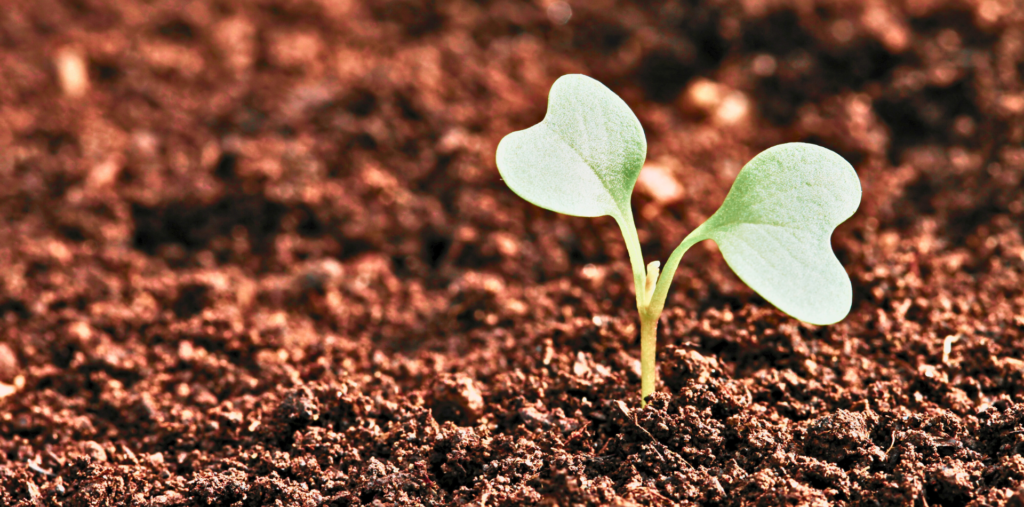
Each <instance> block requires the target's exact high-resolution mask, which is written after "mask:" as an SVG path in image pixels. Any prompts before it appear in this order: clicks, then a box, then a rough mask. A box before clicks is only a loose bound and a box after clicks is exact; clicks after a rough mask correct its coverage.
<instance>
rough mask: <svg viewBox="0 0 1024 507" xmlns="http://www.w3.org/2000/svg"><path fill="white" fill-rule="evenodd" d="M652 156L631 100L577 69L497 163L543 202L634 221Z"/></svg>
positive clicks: (524, 193)
mask: <svg viewBox="0 0 1024 507" xmlns="http://www.w3.org/2000/svg"><path fill="white" fill-rule="evenodd" d="M646 155H647V140H646V139H645V138H644V130H643V128H642V127H641V126H640V121H639V120H637V118H636V115H634V114H633V111H632V110H630V109H629V106H627V105H626V103H625V102H623V101H622V99H621V98H619V96H618V95H616V94H615V92H613V91H611V90H609V89H608V88H607V87H606V86H604V85H603V84H601V83H600V82H598V81H596V80H594V79H592V78H589V77H587V76H584V75H580V74H570V75H566V76H562V77H560V78H558V80H557V81H555V84H553V85H552V86H551V93H550V95H549V96H548V111H547V115H546V116H544V120H543V121H541V122H540V123H538V124H536V125H534V126H532V127H530V128H528V129H526V130H520V131H518V132H513V133H511V134H509V135H507V136H505V138H504V139H502V140H501V143H500V144H498V153H497V163H498V171H499V172H500V173H501V177H502V178H504V180H505V183H507V184H508V186H509V188H511V189H512V191H514V192H515V193H516V194H519V196H520V197H522V198H523V199H526V200H527V201H529V202H531V203H533V204H536V205H537V206H540V207H542V208H546V209H549V210H551V211H557V212H558V213H564V214H566V215H576V216H582V217H597V216H603V215H611V216H613V217H615V219H616V220H618V221H619V222H620V224H622V223H623V220H625V219H626V217H629V221H630V222H631V221H632V212H631V211H630V207H629V199H630V195H631V194H632V193H633V185H635V184H636V177H637V175H638V174H640V168H641V167H642V166H643V163H644V158H645V157H646ZM630 225H632V224H630Z"/></svg>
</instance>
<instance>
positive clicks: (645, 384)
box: [640, 310, 661, 407]
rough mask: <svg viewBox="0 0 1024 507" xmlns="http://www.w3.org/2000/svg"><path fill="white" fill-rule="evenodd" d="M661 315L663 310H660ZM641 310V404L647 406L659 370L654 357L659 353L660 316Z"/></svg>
mask: <svg viewBox="0 0 1024 507" xmlns="http://www.w3.org/2000/svg"><path fill="white" fill-rule="evenodd" d="M658 314H659V315H660V314H661V312H658ZM659 315H651V314H650V313H649V312H646V311H643V310H641V311H640V406H641V407H644V406H647V400H646V398H647V396H649V395H650V394H651V393H653V392H654V383H655V380H657V370H656V369H655V368H654V359H655V358H656V357H657V353H658V317H659Z"/></svg>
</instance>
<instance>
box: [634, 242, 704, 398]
mask: <svg viewBox="0 0 1024 507" xmlns="http://www.w3.org/2000/svg"><path fill="white" fill-rule="evenodd" d="M704 239H707V236H705V235H704V226H703V225H701V226H700V227H698V228H696V229H694V230H693V231H692V232H690V234H688V235H687V236H686V238H685V239H683V241H682V243H680V244H679V246H678V247H676V249H675V250H674V251H673V252H672V255H670V256H669V258H668V261H667V262H666V263H665V269H664V270H663V271H662V272H661V276H659V277H658V284H657V286H656V287H655V288H654V293H653V294H652V295H651V297H650V298H649V299H648V298H645V299H647V301H645V304H644V306H643V307H641V308H640V406H646V405H647V402H646V400H645V398H647V396H649V395H650V394H651V393H653V392H654V384H655V381H656V380H657V377H658V375H657V369H655V359H656V358H657V355H658V319H660V318H661V312H662V310H664V309H665V299H666V298H667V297H668V288H669V286H671V285H672V279H673V278H674V277H675V275H676V269H678V268H679V261H680V260H681V259H682V258H683V254H685V253H686V251H687V250H689V249H690V247H691V246H693V245H695V244H696V243H698V242H700V241H701V240H704Z"/></svg>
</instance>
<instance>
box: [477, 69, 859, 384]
mask: <svg viewBox="0 0 1024 507" xmlns="http://www.w3.org/2000/svg"><path fill="white" fill-rule="evenodd" d="M646 155H647V140H646V139H645V138H644V131H643V128H642V127H641V126H640V121H639V120H638V119H637V118H636V115H634V114H633V111H631V110H630V109H629V106H627V105H626V103H625V102H623V101H622V99H621V98H619V96H618V95H616V94H615V93H614V92H612V91H611V90H609V89H608V88H607V87H605V86H604V85H603V84H601V83H600V82H598V81H596V80H594V79H592V78H589V77H587V76H583V75H579V74H571V75H566V76H562V77H560V78H559V79H558V80H557V81H555V84H554V85H552V87H551V93H550V96H549V97H548V111H547V115H546V116H545V117H544V120H543V121H541V122H540V123H538V124H537V125H534V126H532V127H530V128H528V129H526V130H521V131H518V132H513V133H511V134H509V135H507V136H505V138H504V139H502V140H501V143H500V144H498V152H497V163H498V171H499V172H500V173H501V176H502V178H504V180H505V182H506V183H507V184H508V186H509V188H511V189H512V191H513V192H515V193H516V194H518V195H519V196H520V197H522V198H523V199H526V200H527V201H529V202H531V203H533V204H535V205H537V206H540V207H542V208H546V209H549V210H551V211H557V212H559V213H563V214H566V215H574V216H581V217H598V216H605V215H608V216H611V217H612V218H614V219H615V221H616V222H617V223H618V224H619V228H620V229H621V230H622V236H623V237H624V238H625V240H626V250H627V251H628V252H629V261H630V264H631V265H632V268H633V283H634V286H635V289H636V307H637V310H639V313H640V365H641V376H640V377H641V381H640V397H641V400H644V399H645V398H646V397H647V396H648V395H649V394H651V393H653V392H654V380H655V370H654V358H655V345H656V341H657V329H658V319H659V317H660V316H661V312H662V310H663V309H664V308H665V298H666V297H667V296H668V288H669V285H671V284H672V278H673V276H674V275H675V273H676V268H678V267H679V261H680V259H682V257H683V254H685V253H686V251H687V250H688V249H689V248H690V247H691V246H693V245H694V244H696V243H698V242H700V241H703V240H705V239H710V240H713V241H714V242H715V243H717V244H718V247H719V249H720V250H721V252H722V256H723V257H725V261H726V263H728V264H729V267H731V268H732V270H733V271H735V272H736V275H738V276H739V277H740V279H741V280H743V281H744V282H745V283H746V284H747V285H749V286H750V287H751V288H752V289H754V290H755V291H757V293H758V294H760V295H761V296H762V297H764V298H765V299H766V300H768V301H769V302H771V303H772V304H774V305H775V306H776V307H778V308H779V309H780V310H782V311H783V312H785V313H787V314H789V315H791V316H793V317H795V318H797V319H800V320H802V321H805V322H809V323H812V324H819V325H825V324H833V323H835V322H838V321H840V320H842V319H843V318H844V317H846V315H847V314H848V313H849V311H850V305H851V301H852V298H853V290H852V288H851V285H850V278H849V276H847V274H846V271H845V270H843V266H842V265H841V264H840V263H839V260H838V259H836V256H835V254H833V253H832V247H831V244H830V241H829V240H830V237H831V235H832V231H833V230H835V228H836V226H838V225H839V224H841V223H842V222H843V221H845V220H846V219H847V218H849V217H850V216H851V215H853V213H854V212H855V211H857V207H858V206H859V205H860V195H861V190H860V181H859V180H858V179H857V173H856V172H854V170H853V167H852V166H851V165H850V164H849V163H848V162H846V160H844V159H843V158H842V157H840V156H839V155H838V154H836V153H834V152H832V151H830V150H827V149H825V148H822V147H820V146H815V145H812V144H805V143H787V144H781V145H778V146H774V147H772V148H769V149H767V150H765V151H763V152H761V153H760V154H758V155H757V156H756V157H754V158H753V159H752V160H751V161H750V162H748V163H747V165H745V166H744V167H743V169H742V170H741V171H740V173H739V175H738V176H737V177H736V181H735V182H734V183H733V185H732V189H731V190H729V194H728V195H727V196H726V198H725V202H723V203H722V206H721V207H720V208H718V211H716V212H715V214H714V215H712V216H711V218H709V219H708V220H707V221H706V222H704V223H703V224H701V225H700V226H699V227H697V228H696V229H694V230H693V231H692V232H691V233H690V234H689V235H688V236H686V238H685V239H683V241H682V243H680V244H679V246H678V247H676V249H675V251H673V252H672V255H671V256H669V258H668V261H667V262H666V263H665V268H664V270H663V271H662V272H661V275H660V276H659V273H658V271H659V269H658V268H659V266H660V263H659V262H658V261H654V262H651V263H649V264H647V266H646V269H645V267H644V261H643V253H642V252H641V251H640V241H639V238H638V237H637V233H636V225H635V224H634V223H633V211H632V209H631V207H630V195H631V194H632V193H633V186H634V185H635V184H636V178H637V176H638V175H639V174H640V168H641V167H642V166H643V163H644V158H645V157H646ZM641 403H645V402H644V401H641Z"/></svg>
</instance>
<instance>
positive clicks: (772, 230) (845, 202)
mask: <svg viewBox="0 0 1024 507" xmlns="http://www.w3.org/2000/svg"><path fill="white" fill-rule="evenodd" d="M860 195H861V190H860V181H859V180H858V179H857V173H856V172H855V171H854V170H853V167H852V166H851V165H850V164H849V163H848V162H846V160H844V159H843V157H841V156H839V155H838V154H836V153H835V152H832V151H830V150H827V149H825V148H822V147H820V146H815V145H812V144H805V143H789V144H782V145H778V146H775V147H772V148H769V149H767V150H765V151H763V152H761V153H760V154H759V155H758V156H756V157H754V159H753V160H751V161H750V162H749V163H747V165H746V166H744V167H743V170H742V171H740V174H739V176H737V177H736V182H735V183H733V185H732V189H731V190H730V191H729V195H728V196H727V197H726V198H725V202H724V203H722V206H721V207H720V208H719V209H718V211H717V212H715V214H714V215H713V216H712V217H711V218H710V219H708V221H707V222H706V223H705V224H704V225H703V226H702V227H701V228H702V229H703V230H704V232H703V233H702V234H701V236H702V237H703V238H710V239H713V240H714V241H715V243H718V246H719V249H720V250H721V251H722V256H724V257H725V261H726V262H727V263H728V264H729V266H730V267H731V268H732V270H733V271H735V272H736V274H737V275H738V276H739V277H740V279H742V280H743V281H744V282H746V284H747V285H749V286H750V287H751V288H752V289H754V290H755V291H757V293H758V294H760V295H761V296H762V297H764V298H765V299H767V300H768V301H769V302H771V303H772V304H774V305H775V306H777V307H778V308H779V309H780V310H782V311H784V312H786V313H788V314H790V315H792V316H793V317H796V318H797V319H800V320H802V321H805V322H810V323H812V324H833V323H835V322H838V321H840V320H842V319H843V318H844V317H846V314H848V313H849V312H850V305H851V301H852V299H853V290H852V288H851V286H850V278H849V276H848V275H847V274H846V271H845V270H844V269H843V266H842V265H841V264H840V263H839V260H838V259H836V256H835V254H834V253H832V245H831V243H830V238H831V236H832V231H833V230H835V228H836V226H838V225H839V224H841V223H842V222H843V221H845V220H846V219H847V218H850V216H851V215H853V213H854V212H855V211H857V207H858V206H859V205H860Z"/></svg>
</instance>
